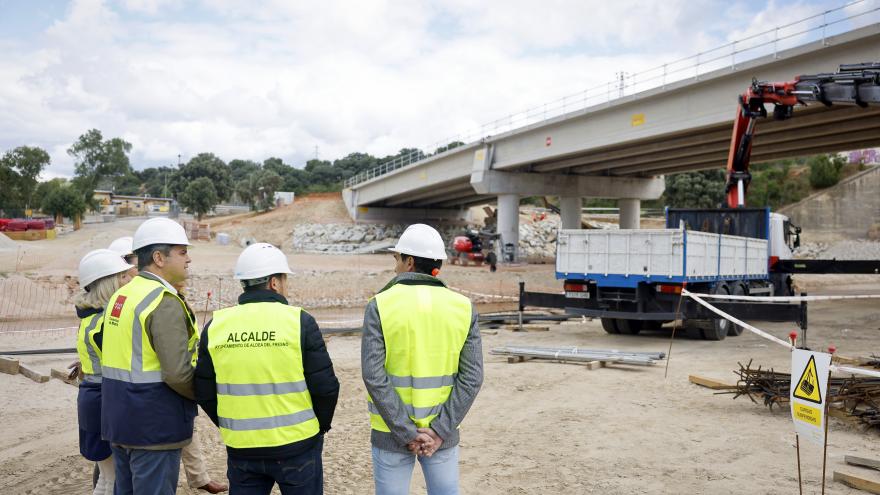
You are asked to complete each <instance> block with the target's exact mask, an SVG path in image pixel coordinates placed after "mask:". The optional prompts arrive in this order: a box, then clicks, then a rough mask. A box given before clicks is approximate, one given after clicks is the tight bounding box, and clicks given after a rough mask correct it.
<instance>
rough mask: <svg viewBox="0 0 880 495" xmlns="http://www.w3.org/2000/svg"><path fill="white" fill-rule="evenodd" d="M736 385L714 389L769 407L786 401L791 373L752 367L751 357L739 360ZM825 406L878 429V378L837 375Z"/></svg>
mask: <svg viewBox="0 0 880 495" xmlns="http://www.w3.org/2000/svg"><path fill="white" fill-rule="evenodd" d="M739 367H740V369H739V371H736V372H735V373H736V374H737V375H738V376H739V380H738V381H737V383H736V387H735V388H734V389H732V390H728V391H722V392H718V393H720V394H734V397H733V398H734V399H736V398H738V397H740V396H743V395H745V396H747V397H748V398H749V399H750V400H751V401H752V402H754V403H756V404H757V403H758V402H759V401H760V402H763V403H764V405H766V406H767V407H769V408H770V409H771V410H772V409H773V406H779V407H783V405H784V404H787V403H788V401H789V395H790V390H789V389H790V387H791V375H790V374H788V373H778V372H776V371H773V369H772V368H771V369H769V370H768V369H762V368H761V367H760V366H759V367H757V368H752V361H749V363H748V364H746V365H745V366H743V365H742V363H739ZM828 400H829V405H830V406H829V407H831V408H836V409H840V410H842V411H844V412H845V413H846V414H847V415H849V416H851V417H854V418H858V420H859V421H860V422H861V423H862V425H864V426H866V427H867V428H869V429H871V428H878V429H880V378H867V377H855V376H849V377H837V378H831V379H829V381H828Z"/></svg>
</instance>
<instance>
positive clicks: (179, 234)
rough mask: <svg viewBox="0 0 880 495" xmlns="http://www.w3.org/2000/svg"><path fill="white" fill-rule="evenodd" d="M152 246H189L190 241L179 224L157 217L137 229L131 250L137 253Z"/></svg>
mask: <svg viewBox="0 0 880 495" xmlns="http://www.w3.org/2000/svg"><path fill="white" fill-rule="evenodd" d="M150 244H169V245H172V246H189V239H187V238H186V232H185V231H184V230H183V227H181V226H180V224H179V223H177V222H175V221H174V220H171V219H170V218H164V217H157V218H151V219H149V220H147V221H145V222H144V223H142V224H141V225H140V227H138V228H137V230H136V231H135V232H134V239H133V240H132V243H131V249H132V250H135V251H136V250H138V249H140V248H142V247H144V246H149V245H150Z"/></svg>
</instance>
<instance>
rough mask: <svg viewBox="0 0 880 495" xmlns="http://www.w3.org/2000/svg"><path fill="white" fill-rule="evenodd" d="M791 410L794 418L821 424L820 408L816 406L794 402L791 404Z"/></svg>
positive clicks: (817, 424)
mask: <svg viewBox="0 0 880 495" xmlns="http://www.w3.org/2000/svg"><path fill="white" fill-rule="evenodd" d="M791 412H792V414H793V415H794V418H795V419H799V420H801V421H803V422H804V423H809V424H811V425H813V426H817V427H821V426H822V410H821V409H819V408H818V407H812V406H808V405H806V404H800V403H797V402H794V403H792V405H791Z"/></svg>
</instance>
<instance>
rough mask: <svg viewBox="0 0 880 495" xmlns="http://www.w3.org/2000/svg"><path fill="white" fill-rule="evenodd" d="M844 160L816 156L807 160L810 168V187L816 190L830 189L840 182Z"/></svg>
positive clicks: (827, 156)
mask: <svg viewBox="0 0 880 495" xmlns="http://www.w3.org/2000/svg"><path fill="white" fill-rule="evenodd" d="M845 164H846V160H845V159H844V158H842V157H839V156H836V155H835V156H829V155H816V156H813V157H810V159H809V160H807V165H809V166H810V185H811V186H813V187H814V188H816V189H821V188H824V187H831V186H833V185H835V184H837V183H838V182H840V176H841V171H842V170H843V166H844V165H845Z"/></svg>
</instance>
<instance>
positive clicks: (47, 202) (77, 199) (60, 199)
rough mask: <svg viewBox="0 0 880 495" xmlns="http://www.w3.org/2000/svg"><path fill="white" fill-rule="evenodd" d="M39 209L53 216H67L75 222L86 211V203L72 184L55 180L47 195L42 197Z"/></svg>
mask: <svg viewBox="0 0 880 495" xmlns="http://www.w3.org/2000/svg"><path fill="white" fill-rule="evenodd" d="M41 185H42V184H41ZM40 209H41V210H43V213H48V214H50V215H52V216H54V217H55V218H58V219H60V217H68V218H70V219H72V220H73V221H74V222H76V220H77V219H78V218H79V217H81V216H82V214H83V213H85V212H86V210H87V209H88V205H87V203H86V201H85V199H84V198H83V196H82V193H80V191H79V190H78V189H76V188H75V187H74V186H73V185H71V184H68V183H66V182H60V183H58V182H56V183H54V184H53V185H52V186H51V187H50V188H49V193H48V195H47V196H44V197H43V199H42V202H41V204H40Z"/></svg>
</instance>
